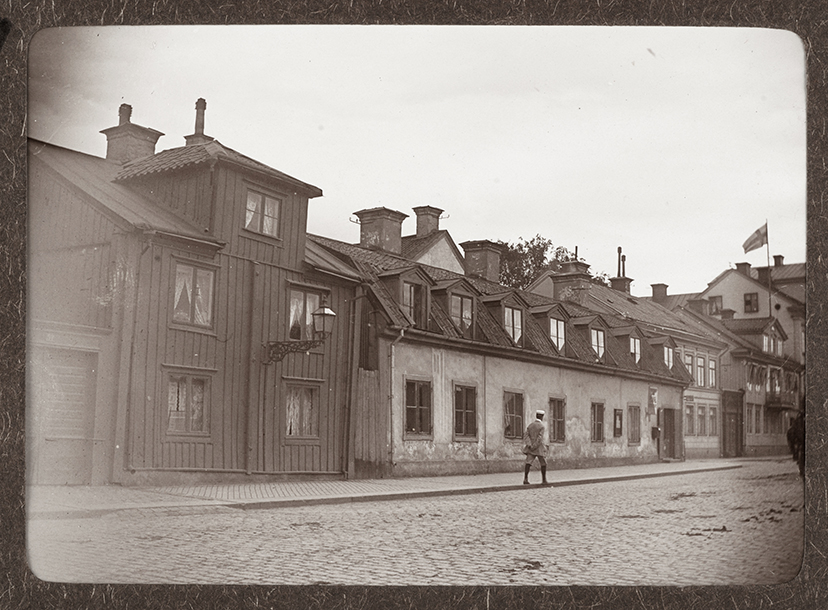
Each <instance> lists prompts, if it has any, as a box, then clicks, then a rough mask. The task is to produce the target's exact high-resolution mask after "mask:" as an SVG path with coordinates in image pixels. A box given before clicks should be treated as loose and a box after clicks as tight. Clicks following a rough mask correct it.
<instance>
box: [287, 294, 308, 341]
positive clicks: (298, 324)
mask: <svg viewBox="0 0 828 610" xmlns="http://www.w3.org/2000/svg"><path fill="white" fill-rule="evenodd" d="M304 313H305V293H304V292H300V291H299V290H291V291H290V330H289V332H288V337H289V338H291V339H301V338H302V319H303V317H304Z"/></svg>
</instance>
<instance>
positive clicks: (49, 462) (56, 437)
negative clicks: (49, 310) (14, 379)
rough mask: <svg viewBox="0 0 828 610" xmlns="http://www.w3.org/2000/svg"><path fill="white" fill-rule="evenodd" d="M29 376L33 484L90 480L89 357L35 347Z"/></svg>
mask: <svg viewBox="0 0 828 610" xmlns="http://www.w3.org/2000/svg"><path fill="white" fill-rule="evenodd" d="M32 365H33V366H32V372H31V383H32V386H31V389H32V393H33V397H34V400H33V403H32V405H31V407H32V409H33V424H34V425H33V428H34V430H33V432H34V435H35V437H34V439H33V441H34V447H33V452H32V454H31V455H32V459H33V461H34V482H35V483H38V484H41V485H83V484H89V483H91V482H92V444H93V442H94V441H93V438H94V415H95V378H96V373H95V370H96V368H97V356H96V354H94V353H90V352H82V351H78V350H68V349H45V348H44V349H39V350H37V352H36V353H35V355H34V358H33V363H32Z"/></svg>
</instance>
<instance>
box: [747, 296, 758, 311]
mask: <svg viewBox="0 0 828 610" xmlns="http://www.w3.org/2000/svg"><path fill="white" fill-rule="evenodd" d="M744 305H745V311H744V313H757V312H758V311H759V293H758V292H746V293H744Z"/></svg>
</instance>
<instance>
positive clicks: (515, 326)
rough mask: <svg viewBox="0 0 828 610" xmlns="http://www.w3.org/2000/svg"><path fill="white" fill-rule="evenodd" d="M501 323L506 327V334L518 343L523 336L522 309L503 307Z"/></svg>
mask: <svg viewBox="0 0 828 610" xmlns="http://www.w3.org/2000/svg"><path fill="white" fill-rule="evenodd" d="M503 318H504V321H503V325H504V328H505V329H506V334H508V335H509V337H510V338H511V339H512V341H514V342H515V344H517V345H520V340H521V337H522V336H523V311H521V310H520V309H517V308H516V307H509V306H505V307H504V308H503Z"/></svg>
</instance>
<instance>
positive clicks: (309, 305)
mask: <svg viewBox="0 0 828 610" xmlns="http://www.w3.org/2000/svg"><path fill="white" fill-rule="evenodd" d="M317 309H319V295H318V294H314V293H312V292H309V293H307V294H306V295H305V321H304V324H305V332H304V338H305V339H308V340H310V339H313V312H314V311H316V310H317Z"/></svg>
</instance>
